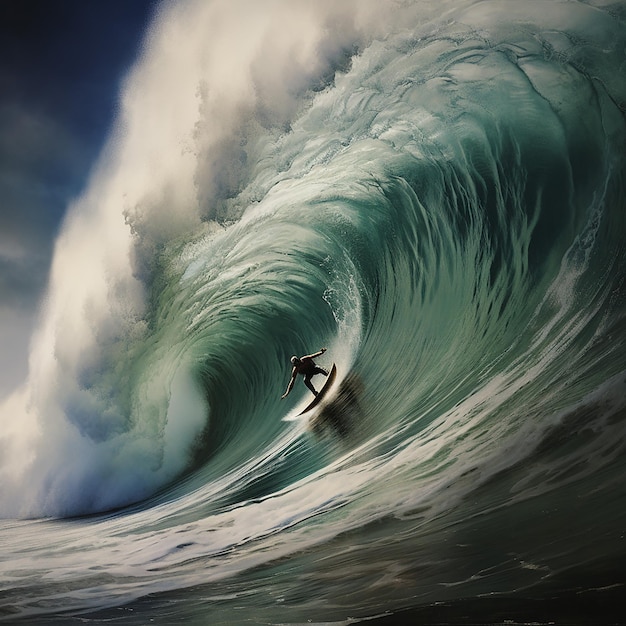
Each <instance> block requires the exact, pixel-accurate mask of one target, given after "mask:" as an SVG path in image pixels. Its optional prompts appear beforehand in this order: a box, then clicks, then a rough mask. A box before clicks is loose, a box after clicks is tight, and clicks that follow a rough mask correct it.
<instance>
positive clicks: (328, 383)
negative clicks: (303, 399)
mask: <svg viewBox="0 0 626 626" xmlns="http://www.w3.org/2000/svg"><path fill="white" fill-rule="evenodd" d="M335 378H337V366H336V365H335V364H334V363H333V366H332V367H331V368H330V372H329V373H328V376H326V381H325V382H324V385H323V387H322V388H321V389H320V390H319V392H318V394H317V395H316V396H315V398H313V400H311V402H309V404H307V405H306V407H305V408H304V409H303V410H302V411H300V413H298V417H300V415H304V414H305V413H308V412H309V411H310V410H311V409H314V408H315V407H316V406H317V405H318V404H319V403H320V402H321V401H322V400H323V399H324V396H325V395H326V394H327V393H328V390H329V389H330V388H331V387H332V386H333V383H334V382H335Z"/></svg>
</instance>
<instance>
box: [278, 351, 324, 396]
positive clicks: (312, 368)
mask: <svg viewBox="0 0 626 626" xmlns="http://www.w3.org/2000/svg"><path fill="white" fill-rule="evenodd" d="M324 352H326V348H322V349H321V350H320V351H319V352H316V353H315V354H307V355H306V356H301V357H300V358H298V357H297V356H292V357H291V364H292V365H293V369H292V370H291V380H290V381H289V385H287V391H285V393H284V394H283V395H282V396H281V397H280V399H281V400H282V399H283V398H286V397H287V396H288V395H289V392H290V391H291V389H292V388H293V384H294V383H295V382H296V378H297V376H298V374H302V376H304V384H305V385H306V386H307V387H308V388H309V389H310V390H311V391H312V392H313V395H314V396H316V395H317V391H316V389H315V387H313V383H312V382H311V378H312V377H313V376H315V374H324V376H328V372H327V371H326V370H325V369H324V368H323V367H319V366H318V365H316V364H315V361H314V360H313V359H315V358H317V357H318V356H320V355H321V354H324Z"/></svg>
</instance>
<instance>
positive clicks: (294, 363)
mask: <svg viewBox="0 0 626 626" xmlns="http://www.w3.org/2000/svg"><path fill="white" fill-rule="evenodd" d="M290 361H291V364H292V365H296V364H297V363H300V359H299V358H298V357H297V356H292V357H291V359H290Z"/></svg>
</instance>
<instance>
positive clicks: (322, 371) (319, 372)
mask: <svg viewBox="0 0 626 626" xmlns="http://www.w3.org/2000/svg"><path fill="white" fill-rule="evenodd" d="M313 374H324V376H328V372H327V371H326V370H325V369H324V368H323V367H319V365H318V366H317V367H316V368H315V371H314V372H313Z"/></svg>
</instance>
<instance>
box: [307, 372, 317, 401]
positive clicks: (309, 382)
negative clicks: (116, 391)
mask: <svg viewBox="0 0 626 626" xmlns="http://www.w3.org/2000/svg"><path fill="white" fill-rule="evenodd" d="M304 384H305V385H306V386H307V387H308V388H309V389H310V390H311V391H312V392H313V395H314V396H316V395H317V391H316V390H315V387H313V383H312V382H311V377H310V376H305V377H304Z"/></svg>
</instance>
